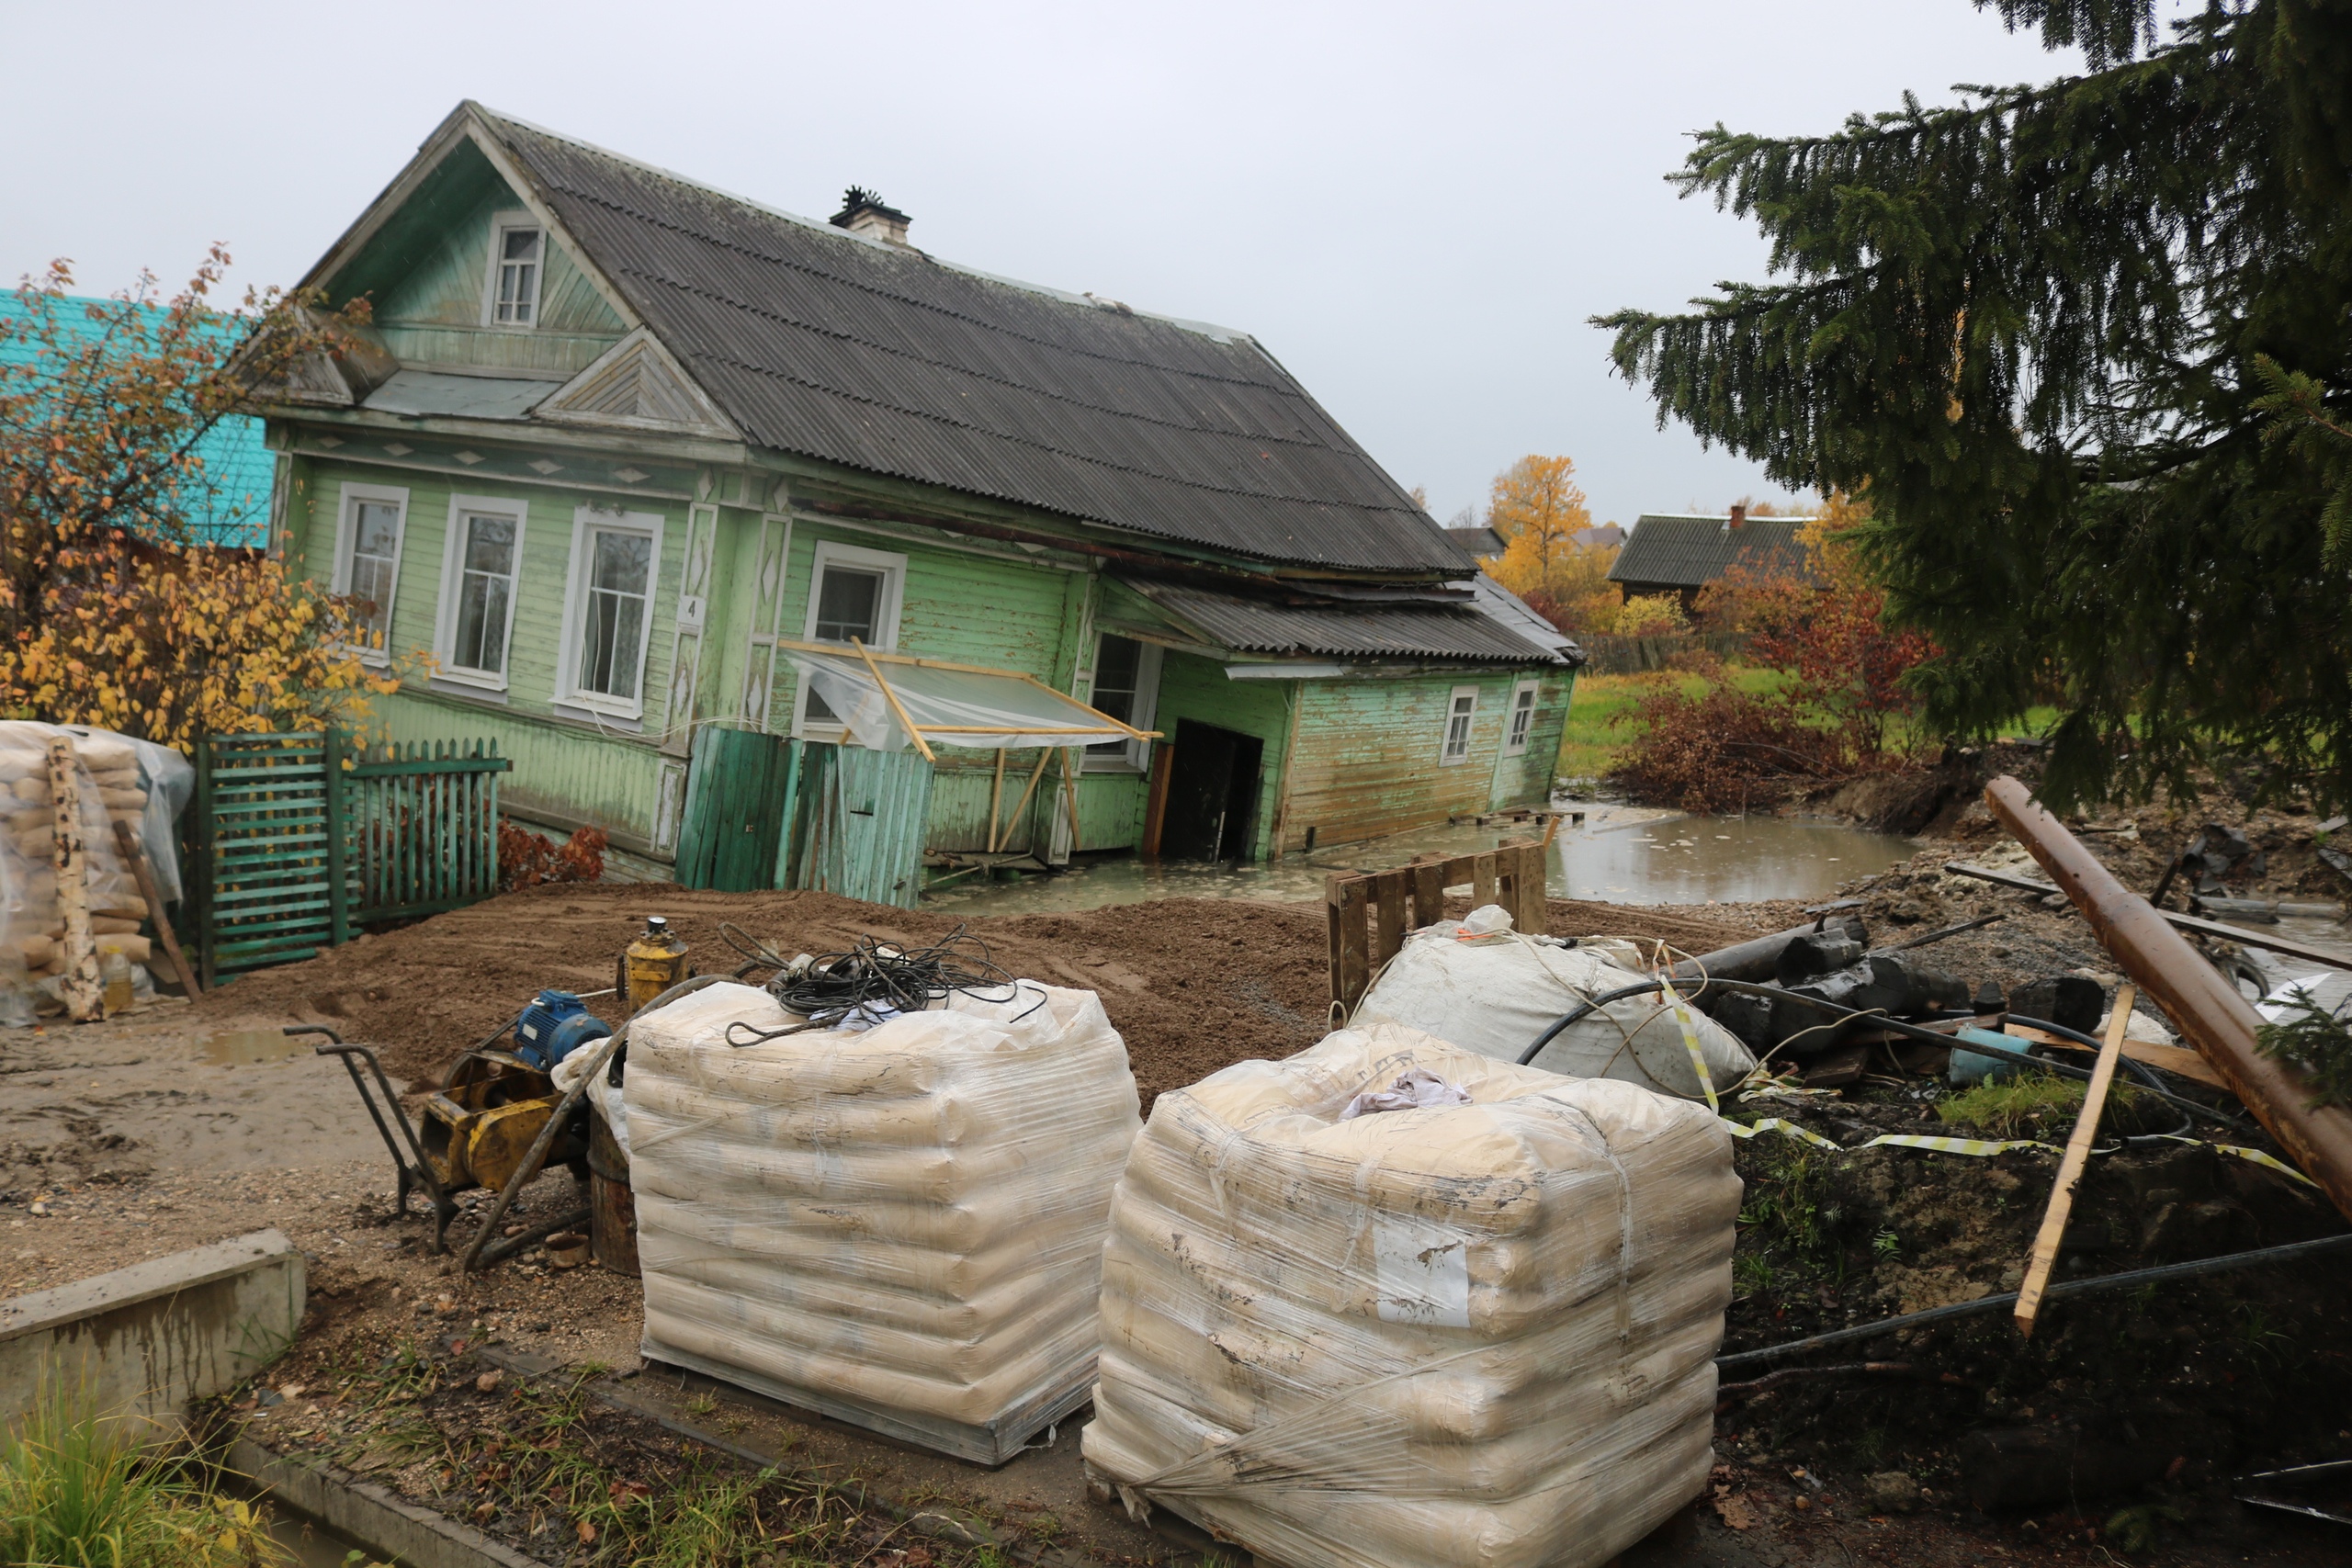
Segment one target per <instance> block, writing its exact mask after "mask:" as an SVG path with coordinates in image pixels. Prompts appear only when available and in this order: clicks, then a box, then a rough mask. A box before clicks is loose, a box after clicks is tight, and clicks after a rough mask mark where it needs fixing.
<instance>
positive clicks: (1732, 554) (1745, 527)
mask: <svg viewBox="0 0 2352 1568" xmlns="http://www.w3.org/2000/svg"><path fill="white" fill-rule="evenodd" d="M1812 521H1813V519H1812V518H1810V517H1750V516H1747V514H1746V510H1745V509H1744V508H1739V507H1735V508H1733V509H1732V510H1731V511H1730V512H1728V513H1687V512H1645V513H1643V514H1642V515H1641V517H1640V518H1639V519H1638V520H1636V521H1635V523H1634V528H1633V531H1632V532H1631V533H1630V534H1628V535H1627V536H1625V544H1624V547H1623V548H1622V549H1621V550H1619V551H1618V553H1617V560H1616V564H1615V565H1613V566H1611V568H1610V569H1609V581H1611V582H1614V583H1616V584H1618V585H1619V586H1620V587H1621V588H1622V589H1623V591H1624V593H1625V596H1626V597H1627V598H1629V599H1630V598H1634V597H1636V596H1642V595H1648V594H1653V593H1671V594H1673V595H1674V596H1675V597H1676V598H1678V599H1679V600H1680V601H1681V602H1682V607H1683V609H1684V610H1685V611H1686V612H1687V611H1689V610H1690V609H1691V607H1692V605H1693V604H1695V603H1696V601H1697V599H1698V597H1699V592H1700V591H1701V590H1702V589H1703V588H1705V587H1706V586H1707V585H1708V584H1709V583H1712V582H1714V581H1717V580H1718V579H1720V578H1722V577H1723V576H1724V574H1726V573H1727V572H1729V571H1731V570H1732V569H1734V568H1735V567H1737V568H1741V569H1744V570H1747V571H1750V572H1753V573H1755V574H1756V575H1758V576H1759V577H1791V578H1800V579H1804V580H1806V581H1810V580H1811V578H1812V576H1813V569H1812V563H1811V562H1810V561H1809V560H1808V559H1807V558H1806V555H1805V548H1804V543H1803V541H1801V540H1800V539H1799V538H1798V537H1797V532H1798V530H1799V529H1801V528H1803V527H1804V525H1806V524H1808V523H1810V522H1812Z"/></svg>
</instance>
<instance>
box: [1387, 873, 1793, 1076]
mask: <svg viewBox="0 0 2352 1568" xmlns="http://www.w3.org/2000/svg"><path fill="white" fill-rule="evenodd" d="M1645 978H1646V976H1642V975H1639V974H1636V973H1635V972H1634V971H1633V970H1631V969H1627V968H1624V967H1623V966H1621V965H1619V964H1614V963H1611V961H1610V960H1609V959H1608V958H1607V957H1604V956H1602V955H1601V954H1600V953H1596V952H1592V951H1589V950H1588V949H1586V948H1583V947H1568V946H1566V945H1564V944H1562V943H1560V942H1555V941H1553V940H1552V939H1550V938H1545V937H1529V936H1524V935H1521V933H1520V932H1518V931H1513V930H1511V927H1510V915H1509V914H1507V913H1506V912H1505V911H1504V910H1503V909H1502V908H1500V907H1498V906H1496V905H1491V904H1490V905H1487V906H1486V907H1485V908H1478V909H1474V910H1472V911H1471V914H1470V918H1469V919H1466V920H1440V921H1439V922H1438V923H1437V924H1435V925H1433V926H1424V927H1422V928H1421V929H1420V930H1419V931H1414V932H1412V933H1410V934H1409V935H1408V936H1407V937H1406V939H1405V945H1404V947H1403V948H1402V949H1401V950H1400V951H1399V952H1398V953H1397V956H1396V957H1394V958H1392V959H1390V960H1389V961H1388V964H1387V966H1386V967H1385V968H1384V969H1383V970H1382V971H1381V972H1380V977H1379V978H1378V979H1376V980H1374V982H1373V984H1372V988H1371V989H1370V990H1368V991H1366V992H1365V993H1364V997H1363V1001H1362V1002H1360V1003H1358V1004H1357V1006H1356V1010H1355V1014H1354V1016H1353V1017H1352V1018H1351V1019H1350V1020H1349V1022H1351V1023H1352V1024H1354V1025H1356V1026H1357V1027H1359V1028H1363V1027H1368V1026H1370V1025H1372V1024H1375V1023H1398V1024H1403V1025H1404V1026H1405V1027H1407V1028H1408V1029H1418V1030H1420V1031H1421V1032H1424V1033H1427V1034H1434V1035H1436V1036H1437V1037H1438V1038H1439V1039H1441V1040H1447V1041H1451V1042H1452V1043H1454V1044H1456V1045H1460V1046H1463V1047H1464V1048H1465V1049H1467V1050H1471V1051H1476V1053H1477V1054H1478V1055H1481V1056H1491V1057H1493V1058H1494V1059H1495V1060H1497V1061H1499V1062H1516V1061H1518V1060H1519V1054H1520V1053H1521V1052H1522V1051H1524V1050H1526V1049H1527V1047H1528V1045H1529V1044H1530V1043H1532V1041H1533V1040H1534V1039H1535V1037H1536V1036H1537V1035H1539V1034H1541V1033H1543V1032H1544V1030H1545V1029H1547V1028H1549V1027H1550V1026H1551V1024H1552V1022H1553V1021H1554V1020H1555V1019H1557V1018H1558V1017H1559V1016H1560V1015H1561V1014H1562V1013H1565V1012H1566V1011H1568V1010H1571V1009H1572V1008H1574V1007H1576V1006H1577V1004H1578V1003H1580V1002H1582V1001H1584V1000H1586V999H1587V998H1591V997H1597V996H1600V995H1601V994H1603V993H1605V992H1608V991H1613V990H1616V989H1618V988H1620V987H1625V986H1632V985H1635V984H1638V983H1639V982H1640V981H1642V980H1643V979H1645ZM1682 1013H1683V1016H1681V1017H1678V1016H1677V1014H1676V1010H1674V1009H1672V1008H1670V1007H1668V1006H1667V1005H1666V1003H1665V1002H1664V1001H1663V1000H1662V999H1661V998H1659V997H1658V996H1657V994H1656V993H1652V994H1650V995H1648V996H1639V997H1627V998H1623V999H1622V1000H1619V1001H1613V1002H1611V1003H1609V1004H1608V1005H1606V1006H1605V1007H1602V1008H1600V1009H1598V1010H1595V1011H1593V1012H1592V1013H1590V1014H1589V1015H1588V1016H1587V1017H1585V1018H1584V1019H1583V1020H1582V1021H1578V1022H1577V1023H1573V1024H1570V1025H1569V1026H1568V1027H1567V1028H1566V1029H1565V1030H1563V1031H1561V1032H1560V1033H1559V1034H1558V1035H1557V1036H1556V1037H1555V1039H1554V1040H1553V1041H1552V1043H1550V1044H1548V1045H1546V1046H1545V1047H1544V1050H1543V1053H1542V1054H1541V1055H1538V1056H1537V1057H1536V1058H1535V1060H1534V1061H1533V1062H1532V1063H1531V1064H1530V1066H1538V1067H1543V1068H1545V1069H1547V1070H1549V1071H1551V1072H1555V1073H1565V1074H1566V1075H1567V1076H1568V1077H1577V1078H1623V1079H1624V1080H1625V1081H1626V1082H1628V1083H1637V1084H1641V1085H1644V1086H1645V1087H1646V1088H1650V1089H1663V1090H1664V1091H1666V1092H1667V1093H1668V1094H1679V1095H1681V1096H1683V1097H1685V1098H1687V1099H1696V1098H1698V1097H1699V1096H1700V1095H1701V1093H1702V1089H1701V1087H1700V1083H1699V1074H1698V1070H1697V1069H1696V1068H1695V1067H1693V1066H1691V1043H1690V1042H1689V1041H1687V1040H1685V1039H1684V1037H1683V1025H1684V1023H1685V1022H1688V1023H1689V1025H1690V1026H1691V1037H1692V1038H1693V1039H1695V1040H1696V1041H1697V1042H1698V1046H1699V1052H1700V1055H1702V1057H1703V1058H1704V1059H1705V1061H1706V1064H1707V1077H1708V1078H1709V1079H1710V1081H1712V1082H1713V1085H1714V1088H1715V1091H1716V1092H1717V1093H1719V1094H1720V1093H1722V1092H1724V1090H1726V1089H1730V1088H1731V1087H1732V1086H1733V1085H1734V1084H1736V1083H1737V1082H1739V1080H1740V1079H1742V1078H1744V1077H1747V1074H1748V1072H1749V1070H1750V1069H1751V1068H1753V1067H1754V1066H1756V1058H1755V1056H1754V1055H1751V1054H1750V1053H1749V1051H1748V1049H1747V1046H1745V1045H1743V1044H1741V1043H1739V1040H1738V1038H1737V1037H1736V1036H1735V1035H1734V1034H1733V1033H1732V1032H1730V1031H1729V1030H1727V1029H1724V1027H1723V1026H1722V1025H1721V1024H1719V1023H1717V1022H1715V1021H1714V1020H1713V1019H1711V1018H1709V1017H1707V1015H1706V1014H1704V1013H1702V1012H1701V1011H1699V1010H1697V1009H1696V1008H1685V1009H1683V1010H1682Z"/></svg>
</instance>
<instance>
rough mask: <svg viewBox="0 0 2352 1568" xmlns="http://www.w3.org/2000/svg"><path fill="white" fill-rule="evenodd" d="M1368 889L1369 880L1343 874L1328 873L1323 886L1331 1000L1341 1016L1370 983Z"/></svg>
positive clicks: (1351, 1006) (1360, 996) (1353, 1007)
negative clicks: (1328, 948) (1366, 916)
mask: <svg viewBox="0 0 2352 1568" xmlns="http://www.w3.org/2000/svg"><path fill="white" fill-rule="evenodd" d="M1370 887H1371V881H1370V879H1369V878H1367V877H1363V876H1357V875H1353V874H1349V873H1346V872H1334V873H1332V874H1331V875H1330V877H1329V879H1328V880H1327V881H1326V882H1325V883H1324V885H1323V898H1324V904H1325V907H1326V909H1327V912H1328V914H1329V920H1330V933H1329V934H1330V951H1331V1000H1332V1001H1333V1002H1334V1003H1335V1004H1336V1005H1337V1006H1338V1008H1339V1010H1340V1013H1341V1014H1343V1015H1344V1014H1346V1013H1348V1012H1351V1011H1353V1010H1354V1009H1355V1005H1356V1003H1357V1002H1358V1001H1359V1000H1361V999H1362V998H1363V992H1364V987H1365V985H1366V984H1368V983H1369V980H1370V971H1369V968H1368V966H1367V964H1366V963H1365V959H1366V956H1367V954H1366V948H1367V945H1368V944H1367V942H1366V936H1365V931H1364V903H1365V895H1366V894H1367V892H1368V891H1369V889H1370Z"/></svg>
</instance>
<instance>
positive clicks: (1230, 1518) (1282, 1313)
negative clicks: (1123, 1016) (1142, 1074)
mask: <svg viewBox="0 0 2352 1568" xmlns="http://www.w3.org/2000/svg"><path fill="white" fill-rule="evenodd" d="M1739 1201H1740V1183H1739V1179H1738V1177H1737V1176H1736V1175H1735V1174H1734V1173H1733V1170H1732V1161H1731V1138H1730V1135H1729V1134H1727V1133H1725V1132H1724V1129H1723V1127H1722V1125H1721V1123H1720V1122H1717V1120H1716V1119H1715V1117H1714V1116H1713V1114H1712V1113H1710V1112H1709V1111H1707V1110H1706V1108H1705V1107H1703V1106H1699V1105H1692V1104H1690V1103H1687V1102H1684V1101H1680V1100H1673V1099H1669V1098H1668V1097H1666V1096H1664V1095H1660V1094H1656V1093H1653V1092H1651V1091H1649V1090H1647V1089H1641V1088H1637V1087H1636V1086H1634V1085H1632V1084H1628V1083H1623V1082H1616V1081H1611V1080H1610V1079H1606V1078H1584V1079H1572V1078H1564V1077H1558V1076H1556V1075H1555V1074H1552V1073H1547V1072H1543V1071H1539V1070H1537V1069H1534V1068H1532V1067H1521V1066H1516V1065H1511V1064H1505V1063H1498V1062H1495V1061H1492V1060H1490V1059H1488V1058H1487V1057H1485V1056H1481V1055H1476V1054H1474V1053H1471V1052H1467V1051H1464V1050H1461V1049H1459V1048H1457V1047H1455V1046H1453V1045H1449V1044H1447V1043H1444V1042H1442V1041H1440V1040H1437V1039H1434V1038H1432V1037H1430V1036H1429V1035H1427V1034H1423V1033H1420V1032H1416V1031H1412V1030H1408V1029H1403V1028H1399V1027H1397V1026H1395V1025H1378V1026H1374V1027H1372V1028H1369V1029H1348V1030H1342V1031H1340V1032H1337V1033H1335V1034H1332V1035H1330V1036H1329V1038H1327V1039H1325V1040H1324V1041H1323V1043H1321V1044H1319V1045H1317V1046H1315V1047H1314V1048H1312V1049H1311V1050H1307V1051H1305V1052H1302V1053H1300V1054H1299V1055H1295V1056H1293V1057H1291V1058H1289V1059H1288V1060H1286V1061H1281V1062H1243V1063H1241V1064H1239V1065H1238V1066H1232V1067H1228V1068H1227V1069H1225V1070H1224V1071H1222V1072H1220V1073H1217V1074H1215V1075H1214V1076H1212V1077H1208V1078H1206V1079H1204V1080H1203V1081H1202V1082H1200V1083H1198V1084H1195V1085H1193V1087H1192V1088H1190V1089H1182V1090H1178V1091H1174V1092H1171V1093H1168V1094H1163V1095H1161V1096H1160V1097H1159V1100H1158V1102H1157V1103H1156V1104H1155V1105H1154V1106H1153V1108H1152V1113H1151V1121H1150V1122H1149V1123H1148V1125H1147V1126H1146V1127H1145V1129H1144V1132H1143V1135H1142V1137H1141V1138H1140V1139H1138V1140H1137V1142H1136V1147H1135V1153H1134V1155H1133V1156H1132V1158H1131V1159H1130V1160H1129V1163H1128V1166H1127V1169H1126V1174H1125V1176H1124V1177H1123V1178H1121V1179H1120V1182H1119V1188H1118V1192H1117V1196H1116V1197H1115V1199H1114V1201H1113V1205H1112V1213H1111V1241H1110V1245H1109V1247H1107V1249H1106V1250H1105V1254H1104V1258H1103V1297H1102V1299H1103V1324H1102V1336H1103V1348H1102V1381H1101V1382H1100V1383H1099V1384H1098V1385H1097V1387H1096V1390H1095V1396H1094V1408H1095V1420H1094V1422H1093V1424H1092V1425H1091V1426H1090V1427H1087V1429H1086V1435H1085V1439H1084V1450H1083V1451H1084V1454H1085V1461H1086V1466H1087V1470H1088V1473H1089V1477H1090V1481H1091V1483H1092V1484H1093V1485H1094V1486H1095V1487H1096V1488H1097V1489H1098V1491H1115V1492H1116V1493H1117V1494H1118V1495H1120V1496H1121V1497H1122V1498H1124V1500H1125V1503H1126V1505H1127V1506H1128V1508H1129V1510H1130V1512H1133V1513H1135V1514H1136V1515H1138V1516H1141V1517H1148V1513H1149V1510H1150V1509H1151V1507H1153V1506H1165V1507H1168V1508H1171V1509H1173V1510H1174V1511H1175V1512H1177V1513H1178V1514H1181V1515H1182V1516H1184V1517H1187V1518H1190V1519H1192V1520H1193V1521H1195V1522H1196V1523H1198V1524H1201V1525H1202V1526H1204V1527H1205V1528H1207V1529H1210V1530H1212V1531H1213V1532H1214V1533H1215V1534H1216V1536H1217V1538H1218V1539H1219V1540H1234V1541H1238V1542H1240V1543H1241V1544H1243V1545H1245V1546H1247V1547H1248V1548H1249V1549H1250V1551H1253V1552H1255V1553H1257V1554H1258V1555H1259V1557H1260V1558H1261V1560H1265V1561H1272V1562H1282V1563H1284V1564H1287V1565H1288V1568H1471V1565H1476V1568H1537V1565H1544V1568H1585V1565H1587V1564H1594V1563H1600V1562H1606V1561H1608V1560H1609V1559H1610V1558H1611V1557H1614V1556H1615V1555H1616V1554H1617V1553H1618V1552H1620V1551H1623V1550H1624V1549H1625V1548H1626V1547H1627V1546H1629V1545H1631V1544H1633V1543H1634V1541H1636V1540H1640V1539H1641V1538H1642V1537H1643V1536H1644V1535H1645V1534H1647V1533H1648V1532H1649V1531H1650V1530H1652V1529H1655V1528H1656V1527H1657V1525H1658V1524H1660V1523H1661V1522H1663V1521H1664V1520H1665V1519H1666V1518H1667V1517H1668V1516H1669V1515H1671V1514H1672V1513H1674V1512H1675V1510H1676V1509H1678V1508H1679V1507H1680V1506H1682V1505H1683V1504H1685V1503H1687V1502H1689V1501H1690V1500H1691V1498H1692V1497H1694V1496H1696V1495H1699V1494H1700V1493H1701V1492H1702V1491H1703V1490H1704V1488H1705V1485H1706V1482H1707V1476H1708V1471H1709V1469H1710V1467H1711V1465H1712V1463H1713V1453H1712V1451H1711V1450H1710V1448H1709V1442H1710V1438H1711V1436H1712V1433H1713V1411H1714V1397H1715V1369H1714V1362H1713V1357H1714V1354H1715V1351H1716V1348H1717V1347H1718V1345H1719V1344H1720V1343H1721V1341H1722V1337H1723V1314H1724V1308H1725V1307H1726V1306H1727V1305H1728V1304H1729V1303H1730V1300H1731V1252H1732V1228H1733V1220H1734V1217H1735V1215H1736V1213H1737V1212H1738V1208H1739Z"/></svg>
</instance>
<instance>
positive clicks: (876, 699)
mask: <svg viewBox="0 0 2352 1568" xmlns="http://www.w3.org/2000/svg"><path fill="white" fill-rule="evenodd" d="M784 648H785V651H786V655H787V656H788V657H789V658H790V659H791V660H792V662H793V664H794V665H795V666H797V668H798V670H799V671H800V674H801V676H802V678H803V679H804V680H806V681H808V682H809V686H810V687H811V689H813V690H814V691H815V692H816V694H817V695H818V696H819V697H820V698H822V699H823V701H824V704H825V705H826V706H827V707H829V708H831V710H832V711H833V712H834V713H835V714H837V715H839V716H841V719H842V722H843V723H844V724H845V725H847V726H848V728H849V732H850V734H851V735H852V736H854V738H855V739H856V740H857V743H858V744H859V745H861V746H865V747H867V748H869V749H871V750H876V751H903V750H906V749H907V747H908V746H909V745H910V744H913V745H914V746H915V747H916V750H921V751H922V752H923V753H924V754H925V755H929V752H930V747H931V746H934V745H937V746H968V747H977V748H980V749H983V750H985V749H989V748H994V747H1000V746H1001V747H1004V748H1006V749H1008V750H1011V749H1025V748H1028V747H1034V746H1091V745H1095V744H1097V743H1099V742H1101V741H1104V740H1132V739H1148V736H1147V735H1146V732H1145V731H1143V730H1140V729H1136V728H1130V727H1129V726H1127V725H1124V724H1121V723H1120V722H1119V721H1118V720H1117V719H1115V718H1113V717H1112V716H1110V715H1108V714H1105V713H1097V712H1096V711H1095V710H1094V709H1092V708H1091V707H1088V706H1087V705H1085V704H1084V703H1081V702H1080V701H1079V700H1078V699H1077V698H1076V697H1071V696H1065V695H1064V694H1061V693H1059V692H1057V691H1055V690H1054V689H1053V688H1052V687H1050V686H1047V685H1045V684H1043V683H1042V682H1038V681H1036V680H1035V679H1033V678H1032V677H1030V676H1027V675H1023V674H1021V673H1019V672H1018V671H1012V670H989V669H984V668H982V667H980V666H978V665H971V664H947V663H943V662H940V661H939V660H929V659H914V658H910V657H909V656H907V655H905V654H902V653H878V652H874V651H872V650H870V649H869V650H867V651H866V652H865V653H864V654H861V653H859V652H858V651H856V650H854V649H852V650H849V651H842V650H841V649H823V648H816V647H812V646H811V645H809V644H808V643H789V644H786V645H784ZM868 660H871V661H872V662H871V663H869V662H868ZM909 725H911V726H912V727H913V735H912V736H910V734H909V729H908V727H909ZM917 738H919V739H917ZM926 743H927V744H926Z"/></svg>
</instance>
